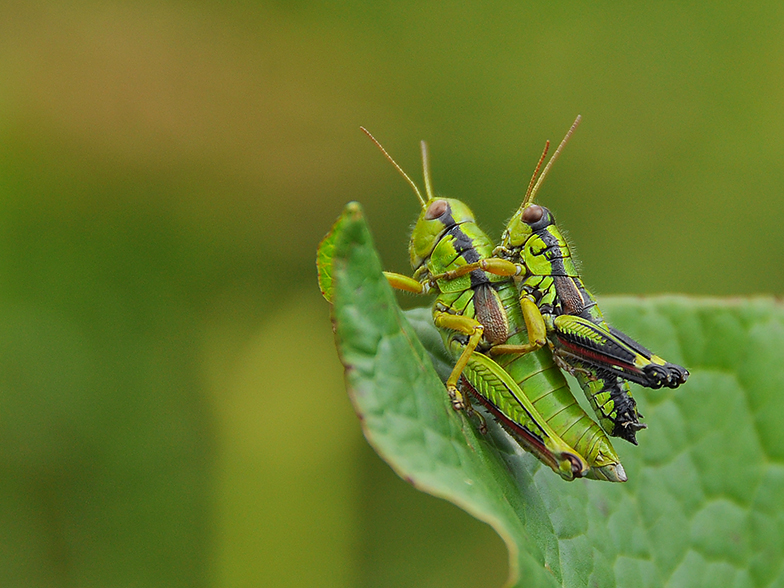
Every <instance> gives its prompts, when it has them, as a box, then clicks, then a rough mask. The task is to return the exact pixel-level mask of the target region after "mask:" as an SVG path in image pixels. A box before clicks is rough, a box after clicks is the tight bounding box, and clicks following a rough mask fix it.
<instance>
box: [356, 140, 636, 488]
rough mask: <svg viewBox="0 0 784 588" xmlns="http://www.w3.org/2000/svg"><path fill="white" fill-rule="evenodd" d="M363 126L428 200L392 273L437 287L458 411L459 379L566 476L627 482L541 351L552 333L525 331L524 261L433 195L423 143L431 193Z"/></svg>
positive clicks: (402, 284) (399, 280) (461, 398)
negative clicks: (501, 361) (404, 260)
mask: <svg viewBox="0 0 784 588" xmlns="http://www.w3.org/2000/svg"><path fill="white" fill-rule="evenodd" d="M362 130H363V131H364V132H365V133H366V134H367V135H368V136H369V137H370V138H371V140H373V142H374V143H375V144H376V145H377V146H378V147H379V149H381V151H382V152H383V153H384V155H385V156H386V157H387V159H388V160H389V161H390V162H391V163H392V164H393V165H394V166H395V168H396V169H397V170H398V172H400V174H401V175H402V176H403V177H404V178H405V179H406V181H407V182H408V183H409V184H410V185H411V187H412V188H413V189H414V192H415V193H416V195H417V197H418V199H419V201H420V204H421V205H422V211H421V213H420V215H419V218H418V220H417V223H416V225H415V226H414V229H413V231H412V234H411V241H410V246H409V253H410V258H411V265H412V268H413V269H414V274H413V277H409V276H406V275H402V274H397V273H391V272H385V275H386V277H387V279H388V281H389V283H390V284H391V285H392V286H393V287H394V288H397V289H400V290H404V291H407V292H412V293H415V294H427V293H428V292H429V291H430V290H431V289H433V290H435V291H436V292H437V295H436V300H435V303H434V306H433V322H434V324H435V326H436V327H437V328H438V329H439V330H440V331H441V334H442V337H443V338H444V343H445V346H446V348H447V349H448V350H449V351H450V352H451V353H452V354H453V356H454V357H455V358H456V363H455V366H454V369H453V370H452V372H451V374H450V375H449V377H448V378H447V381H446V387H447V392H448V394H449V397H450V400H451V402H452V406H453V408H455V409H456V410H462V409H466V410H467V411H470V412H473V411H472V410H471V403H470V400H469V397H468V395H464V394H463V393H462V392H461V391H460V389H459V388H458V383H459V382H460V379H461V376H462V377H463V378H464V380H465V383H464V390H467V391H468V392H469V393H470V395H471V396H473V397H475V398H476V399H477V400H478V401H479V402H480V403H481V404H483V405H484V406H485V408H486V409H487V410H488V411H489V412H490V413H491V414H492V415H494V416H495V417H496V419H497V420H498V421H499V422H500V423H501V424H502V426H504V428H505V429H506V430H507V431H508V432H510V433H511V434H512V436H513V437H514V438H515V439H516V440H517V441H518V442H519V443H520V444H521V445H522V446H523V447H524V448H525V449H526V450H528V451H530V452H531V453H533V454H534V455H536V456H537V457H538V458H539V459H540V460H541V461H542V462H543V463H545V464H546V465H548V466H549V467H551V468H552V469H553V470H554V471H556V472H557V473H558V474H560V475H561V476H562V477H563V478H564V479H567V480H571V479H573V478H574V477H581V476H587V477H591V478H595V479H602V480H609V481H616V482H622V481H625V480H626V474H625V472H624V470H623V466H621V463H620V460H619V459H618V456H617V455H616V453H615V450H614V449H613V447H612V444H611V443H610V441H609V439H608V438H607V436H606V435H605V434H604V432H603V431H602V429H601V428H600V427H599V426H598V425H597V424H596V423H595V422H594V421H593V420H591V419H590V417H588V415H587V414H585V412H584V411H583V410H582V408H580V406H579V405H578V404H577V401H576V400H575V399H574V396H572V394H571V392H570V391H569V388H568V384H567V382H566V380H565V379H564V377H563V374H562V373H561V372H560V370H559V369H558V368H557V366H556V365H555V362H554V360H553V357H552V354H551V353H550V352H549V350H547V349H543V348H542V347H543V345H544V344H545V330H544V329H538V330H537V329H534V328H526V327H527V325H526V323H525V322H524V320H525V319H524V318H523V313H522V312H521V304H520V301H519V294H518V290H517V287H516V285H515V283H514V281H513V280H512V278H511V277H510V276H511V275H513V274H514V273H516V272H517V271H518V266H516V265H515V264H513V263H510V262H509V261H506V260H500V259H495V260H491V259H489V258H490V256H491V253H492V251H493V243H492V241H491V240H490V239H489V237H487V235H486V234H485V233H483V232H482V231H481V230H480V229H479V227H478V226H477V224H476V221H475V218H474V215H473V213H472V212H471V210H470V209H469V208H468V206H466V205H465V204H464V203H462V202H460V201H459V200H455V199H450V198H437V197H435V196H434V195H433V190H432V186H431V182H430V170H429V164H428V157H427V148H426V145H425V143H424V142H423V143H422V160H423V168H424V178H425V190H426V194H427V200H425V199H424V198H423V197H422V195H421V192H420V191H419V188H418V187H417V186H416V184H415V183H414V182H413V181H412V180H411V179H410V178H409V177H408V175H407V174H406V173H405V172H404V171H403V170H402V169H401V168H400V166H399V165H398V164H397V163H395V161H394V160H393V159H392V157H390V156H389V154H388V153H387V152H386V151H385V150H384V148H383V147H382V146H381V145H380V144H379V143H378V141H376V140H375V138H373V136H372V135H370V133H368V132H367V131H366V130H365V129H364V128H363V129H362ZM480 261H484V263H483V268H482V269H479V268H474V269H473V270H471V271H461V269H462V268H465V267H468V266H471V265H475V264H476V263H478V262H480ZM488 270H489V271H488ZM457 273H459V274H460V275H456V274H457ZM523 304H529V305H533V303H531V302H524V303H523ZM533 309H534V310H535V309H536V306H535V305H533ZM488 354H489V355H493V356H502V357H505V358H508V359H509V360H510V362H511V361H512V360H514V361H515V362H516V365H517V366H518V368H517V371H518V372H525V373H524V374H523V375H519V376H518V378H519V381H521V382H523V386H524V389H521V387H520V385H519V383H518V381H515V378H514V377H512V376H511V375H510V374H509V373H508V372H507V371H505V370H504V369H503V368H502V367H500V366H499V365H498V363H496V362H495V361H493V360H492V359H491V358H490V357H489V356H488ZM515 358H517V359H515ZM532 396H533V398H532ZM586 458H587V462H588V463H586Z"/></svg>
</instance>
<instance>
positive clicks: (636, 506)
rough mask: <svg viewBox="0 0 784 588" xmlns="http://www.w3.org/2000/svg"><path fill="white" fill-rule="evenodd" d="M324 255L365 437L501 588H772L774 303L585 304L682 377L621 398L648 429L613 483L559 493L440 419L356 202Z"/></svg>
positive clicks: (431, 349)
mask: <svg viewBox="0 0 784 588" xmlns="http://www.w3.org/2000/svg"><path fill="white" fill-rule="evenodd" d="M325 243H328V246H329V247H330V248H331V250H330V251H329V252H324V251H320V252H319V264H320V266H324V265H330V264H329V260H330V258H331V261H332V263H331V268H330V271H331V274H330V275H331V282H330V284H331V288H333V290H332V294H333V302H334V306H333V321H334V328H335V338H336V344H337V346H338V350H339V353H340V356H341V360H342V362H343V364H344V366H345V368H346V385H347V388H348V391H349V394H350V396H351V398H352V401H353V403H354V407H355V409H356V411H357V414H358V415H359V416H360V419H361V421H362V427H363V430H364V433H365V436H366V438H367V439H368V441H369V442H370V444H371V445H372V446H373V447H374V448H375V450H376V451H377V452H378V454H379V455H380V456H381V457H382V458H383V459H384V460H385V461H387V463H389V464H390V466H391V467H392V468H393V469H394V470H395V471H396V472H397V473H398V474H399V475H400V476H401V477H403V478H404V479H406V480H408V481H409V482H410V483H412V484H413V485H414V486H415V487H417V488H419V489H420V490H423V491H425V492H428V493H430V494H433V495H435V496H439V497H442V498H445V499H447V500H449V501H451V502H453V503H455V504H456V505H458V506H459V507H461V508H463V509H465V510H466V511H467V512H469V513H470V514H472V515H473V516H475V517H477V518H478V519H480V520H482V521H485V522H487V523H489V524H490V525H492V526H493V528H495V529H496V531H497V532H498V533H499V534H500V535H501V537H502V538H503V539H504V541H505V542H506V544H507V546H508V548H509V553H510V579H509V583H508V585H509V586H527V587H531V586H535V587H538V586H567V587H572V586H603V587H604V586H610V587H612V586H630V587H631V586H635V587H636V586H663V585H671V586H781V585H782V579H781V574H782V565H783V564H784V539H783V538H784V467H782V456H783V454H784V395H783V394H782V393H781V390H782V389H783V387H784V362H782V360H781V356H782V350H784V309H782V307H781V305H780V304H778V303H777V302H775V301H773V300H772V299H764V298H761V299H753V300H733V301H722V300H716V299H695V298H686V297H676V296H669V297H657V298H647V299H643V298H609V299H603V300H602V301H601V303H602V308H603V310H604V311H605V314H606V315H607V317H608V319H609V320H610V322H611V323H612V324H613V325H614V326H616V327H618V328H619V329H621V330H623V331H625V332H627V333H628V334H629V335H630V336H632V337H634V338H635V339H637V340H639V341H643V342H644V344H645V345H646V346H648V347H650V348H651V349H653V350H654V351H655V352H657V353H658V354H660V355H661V356H662V357H665V358H667V359H668V360H669V361H673V362H677V363H680V364H682V365H686V366H687V367H688V368H689V369H690V371H691V373H692V375H691V378H690V379H689V381H688V382H687V383H686V384H685V385H683V386H681V387H680V388H678V389H676V390H670V389H665V390H644V389H640V388H638V387H635V390H634V393H635V395H636V397H637V399H638V403H639V406H640V410H641V412H642V414H644V415H645V422H646V423H647V424H648V427H649V428H648V429H647V430H645V431H642V432H641V433H640V437H639V440H640V445H639V447H632V446H630V445H626V444H624V443H623V442H622V441H620V440H619V441H616V442H615V446H616V448H617V449H618V451H619V454H620V455H621V458H622V461H623V464H624V467H625V468H626V471H627V474H628V476H629V481H628V482H627V483H625V484H610V483H604V482H597V481H590V480H577V481H574V482H571V483H567V482H564V481H563V480H561V479H560V478H559V477H558V476H556V475H555V474H554V473H553V472H552V471H550V470H549V469H548V468H545V467H541V466H540V464H539V463H538V462H537V461H536V459H534V458H533V457H532V456H530V455H528V454H525V453H523V452H521V451H520V450H519V448H518V447H517V446H516V445H514V443H513V442H511V441H510V440H509V439H508V437H506V436H505V435H504V434H503V432H501V431H500V429H498V428H497V427H495V428H492V427H491V432H490V434H488V435H486V436H482V435H480V434H479V433H478V432H477V428H476V423H475V422H472V421H471V420H470V419H468V418H467V417H466V416H465V415H463V414H458V413H455V412H454V411H453V410H452V408H451V406H450V404H449V402H448V400H447V396H446V391H445V389H444V386H443V384H442V382H441V379H440V378H439V375H438V372H437V371H436V369H438V371H439V372H441V373H442V374H443V373H444V372H448V371H449V367H450V366H449V361H450V360H449V357H448V355H446V352H445V351H444V349H443V345H442V344H441V339H440V336H439V335H438V333H437V331H436V330H435V328H434V327H433V326H432V323H431V321H430V311H429V310H428V309H417V310H414V311H408V312H407V313H403V312H402V311H401V310H400V308H399V306H398V304H397V302H396V297H395V294H394V292H393V291H392V289H391V288H390V286H389V285H388V284H387V281H386V279H385V278H384V277H383V275H382V274H381V269H382V268H381V264H380V261H379V259H378V256H377V254H376V252H375V250H374V248H373V244H372V239H371V236H370V233H369V230H368V228H367V225H366V224H365V222H364V219H363V217H362V210H361V208H360V206H359V205H358V204H356V203H351V204H349V205H348V206H347V207H346V210H345V212H344V214H343V216H342V217H341V219H340V220H339V221H338V223H336V226H335V229H334V232H333V233H332V234H331V236H330V237H329V238H328V239H327V240H325ZM322 289H323V285H322ZM423 343H424V346H423ZM434 365H435V367H436V369H434ZM457 556H459V554H456V557H457Z"/></svg>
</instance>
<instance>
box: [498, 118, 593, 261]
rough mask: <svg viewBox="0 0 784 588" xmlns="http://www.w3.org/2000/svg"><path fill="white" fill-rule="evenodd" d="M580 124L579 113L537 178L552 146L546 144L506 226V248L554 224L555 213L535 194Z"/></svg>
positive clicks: (515, 245) (518, 245) (503, 245)
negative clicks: (520, 199)
mask: <svg viewBox="0 0 784 588" xmlns="http://www.w3.org/2000/svg"><path fill="white" fill-rule="evenodd" d="M579 124H580V116H579V115H578V116H577V118H576V119H574V122H573V123H572V126H571V128H570V129H569V131H568V132H567V133H566V136H565V137H564V138H563V140H562V141H561V144H560V145H558V148H557V149H556V150H555V153H553V156H552V157H551V158H550V161H548V162H547V165H546V166H545V168H544V171H542V175H541V176H539V178H538V179H537V175H538V174H539V169H540V168H541V166H542V163H543V162H544V159H545V157H546V156H547V150H548V149H549V147H550V141H547V143H546V144H545V146H544V152H542V156H541V157H540V158H539V164H538V165H537V166H536V169H535V170H534V175H533V176H532V177H531V182H530V183H529V184H528V190H527V191H526V193H525V198H523V203H522V204H521V205H520V208H519V209H518V210H517V212H516V213H515V215H514V216H513V217H512V220H510V221H509V224H508V225H507V226H506V230H505V231H504V234H503V237H502V238H501V245H502V247H504V248H506V249H519V248H520V247H522V245H523V243H525V242H526V240H527V239H528V237H530V236H531V234H533V233H534V232H535V231H540V230H542V229H544V228H545V227H548V226H550V225H552V224H554V222H555V221H554V220H553V215H552V214H550V211H549V210H547V209H546V208H545V207H544V206H539V205H538V204H534V203H533V202H534V196H536V193H537V192H538V191H539V188H540V187H541V185H542V182H544V179H545V178H546V177H547V172H549V171H550V168H551V167H552V165H553V163H555V161H556V160H557V159H558V156H559V155H560V154H561V150H562V149H563V148H564V145H566V143H567V141H569V137H571V136H572V133H574V130H575V129H576V128H577V125H579Z"/></svg>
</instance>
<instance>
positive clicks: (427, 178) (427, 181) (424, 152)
mask: <svg viewBox="0 0 784 588" xmlns="http://www.w3.org/2000/svg"><path fill="white" fill-rule="evenodd" d="M359 128H360V129H362V132H363V133H365V134H366V135H367V136H368V137H370V140H371V141H373V142H374V143H375V144H376V147H378V148H379V149H380V150H381V153H383V154H384V156H385V157H386V158H387V160H389V162H390V163H391V164H392V165H394V166H395V169H396V170H397V171H398V172H400V175H402V176H403V177H404V178H405V179H406V181H407V182H408V183H409V184H410V185H411V187H412V188H413V189H414V192H415V193H416V195H417V198H419V202H420V203H421V204H422V208H425V206H426V203H425V200H424V198H422V193H421V192H420V191H419V188H417V185H416V184H415V183H414V180H412V179H411V178H409V177H408V174H407V173H406V172H404V171H403V168H402V167H400V166H399V165H398V164H397V162H396V161H395V160H394V159H392V156H391V155H390V154H389V153H387V150H386V149H384V148H383V147H382V146H381V143H379V142H378V141H377V140H376V138H375V137H374V136H373V135H371V134H370V131H368V130H367V129H366V128H365V127H359ZM423 144H424V141H423ZM422 162H423V165H425V187H426V188H427V195H428V197H429V196H430V170H429V169H428V167H427V147H426V146H423V147H422Z"/></svg>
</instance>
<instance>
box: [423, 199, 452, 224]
mask: <svg viewBox="0 0 784 588" xmlns="http://www.w3.org/2000/svg"><path fill="white" fill-rule="evenodd" d="M448 210H449V203H448V202H447V201H446V200H436V201H435V202H433V203H432V204H430V206H428V207H427V212H425V220H433V219H437V218H438V217H440V216H442V215H443V214H444V213H445V212H447V211H448Z"/></svg>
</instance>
